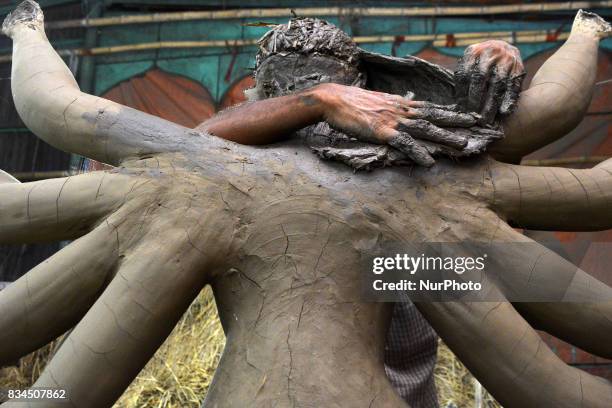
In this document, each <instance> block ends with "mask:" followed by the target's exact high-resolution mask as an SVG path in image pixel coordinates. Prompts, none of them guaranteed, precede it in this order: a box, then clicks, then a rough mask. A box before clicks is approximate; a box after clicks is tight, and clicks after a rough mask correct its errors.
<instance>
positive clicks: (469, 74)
mask: <svg viewBox="0 0 612 408" xmlns="http://www.w3.org/2000/svg"><path fill="white" fill-rule="evenodd" d="M524 77H525V68H524V66H523V62H522V60H521V53H520V51H519V50H518V49H517V48H516V47H514V46H512V45H510V44H508V43H507V42H505V41H499V40H490V41H485V42H482V43H479V44H474V45H470V46H469V47H467V48H466V50H465V54H464V55H463V57H462V58H461V59H460V60H459V65H458V66H457V70H456V71H455V87H456V88H455V93H456V97H457V102H458V104H459V107H460V109H461V110H463V111H464V112H476V113H480V114H481V115H482V119H481V121H480V123H481V124H484V123H492V122H493V120H494V119H495V116H496V115H497V114H499V115H501V116H506V115H509V114H510V113H512V111H513V110H514V108H515V107H516V102H517V100H518V96H519V94H520V92H521V84H522V82H523V78H524Z"/></svg>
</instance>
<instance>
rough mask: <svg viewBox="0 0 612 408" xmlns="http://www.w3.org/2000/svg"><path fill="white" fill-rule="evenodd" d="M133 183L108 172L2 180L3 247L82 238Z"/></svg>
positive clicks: (0, 230)
mask: <svg viewBox="0 0 612 408" xmlns="http://www.w3.org/2000/svg"><path fill="white" fill-rule="evenodd" d="M6 180H9V179H8V178H6ZM133 184H134V182H133V181H132V182H130V178H128V177H127V176H123V175H119V174H113V173H104V172H96V173H90V174H83V175H79V176H74V177H68V178H58V179H51V180H44V181H37V182H33V183H23V184H22V183H19V182H18V181H16V180H14V179H13V180H12V181H9V182H2V181H0V244H15V243H29V242H41V241H59V240H68V239H75V238H78V237H79V236H81V235H83V234H85V233H86V232H87V231H89V230H90V229H91V228H93V226H94V224H95V223H96V222H97V221H98V220H99V219H100V218H101V217H102V216H104V215H106V214H108V213H110V212H111V211H112V210H113V209H114V208H116V207H118V206H119V205H120V204H121V203H123V201H124V200H125V198H126V196H127V194H128V193H129V191H130V188H131V187H133Z"/></svg>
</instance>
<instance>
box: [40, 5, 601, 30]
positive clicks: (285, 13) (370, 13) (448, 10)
mask: <svg viewBox="0 0 612 408" xmlns="http://www.w3.org/2000/svg"><path fill="white" fill-rule="evenodd" d="M611 6H612V1H564V2H553V3H534V4H510V5H495V6H468V7H437V6H434V7H307V8H297V9H294V10H293V11H294V12H295V14H296V15H298V16H300V17H325V16H345V15H349V16H364V17H424V16H431V17H434V16H435V17H441V16H466V15H492V14H511V13H542V12H550V11H569V10H578V9H581V8H584V9H588V8H606V7H611ZM291 15H292V13H291V9H288V8H270V9H236V10H216V11H186V12H171V13H154V14H146V15H128V16H113V17H102V18H90V19H81V20H65V21H57V22H49V23H47V25H46V27H47V28H48V29H52V30H58V29H64V28H74V27H102V26H113V25H126V24H146V23H162V22H171V21H189V20H224V19H241V18H275V17H289V16H291Z"/></svg>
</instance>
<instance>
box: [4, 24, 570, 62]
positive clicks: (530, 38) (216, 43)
mask: <svg viewBox="0 0 612 408" xmlns="http://www.w3.org/2000/svg"><path fill="white" fill-rule="evenodd" d="M449 36H451V37H452V38H453V41H452V43H451V42H449V39H448V37H449ZM568 36H569V33H568V32H563V33H557V32H556V31H554V30H538V31H534V30H525V31H490V32H489V31H483V32H473V33H456V34H449V33H437V34H417V35H376V36H361V37H354V38H353V41H355V43H357V44H366V43H381V42H395V41H398V39H401V41H402V42H421V41H431V42H432V43H433V46H434V47H463V46H467V45H470V44H476V43H479V42H482V41H486V40H491V39H498V40H504V41H507V42H509V43H513V44H524V43H537V42H551V38H552V39H553V40H552V41H555V42H557V41H564V40H566V39H567V38H568ZM257 41H258V40H257V39H254V38H249V39H235V40H205V41H156V42H148V43H139V44H124V45H113V46H108V47H94V48H89V49H87V48H77V49H63V50H58V54H60V55H86V56H91V55H105V54H117V53H122V52H136V51H150V50H160V49H176V48H214V47H225V46H227V44H231V45H232V46H237V47H244V46H252V45H256V44H257ZM8 61H11V55H10V54H5V55H0V63H2V62H8Z"/></svg>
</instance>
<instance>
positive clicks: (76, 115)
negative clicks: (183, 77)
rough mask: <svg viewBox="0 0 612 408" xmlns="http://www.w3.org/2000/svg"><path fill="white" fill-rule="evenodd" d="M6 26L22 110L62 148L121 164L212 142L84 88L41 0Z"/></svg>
mask: <svg viewBox="0 0 612 408" xmlns="http://www.w3.org/2000/svg"><path fill="white" fill-rule="evenodd" d="M2 32H3V33H4V34H6V35H8V36H9V37H11V38H12V39H13V59H12V71H11V76H12V80H11V90H12V93H13V99H14V101H15V107H16V109H17V112H18V113H19V116H20V117H21V118H22V120H23V122H24V123H25V124H26V126H27V127H28V128H29V129H31V130H32V131H33V132H34V133H35V134H36V135H37V136H38V137H40V138H41V139H43V140H45V141H46V142H48V143H49V144H51V145H53V146H55V147H57V148H58V149H61V150H64V151H68V152H71V153H76V154H80V155H83V156H86V157H90V158H92V159H95V160H98V161H101V162H105V163H110V164H113V165H117V164H119V163H120V162H121V161H122V160H124V159H126V158H129V157H138V156H140V157H142V156H144V155H149V154H152V153H160V152H175V151H185V150H189V149H191V150H193V149H194V146H195V145H198V146H200V148H203V147H202V146H204V145H205V144H206V143H208V145H210V143H211V141H210V138H206V137H203V136H204V135H201V134H198V133H197V132H195V131H193V130H190V129H187V128H184V127H182V126H179V125H177V124H175V123H172V122H169V121H166V120H164V119H161V118H159V117H156V116H153V115H148V114H146V113H143V112H140V111H137V110H135V109H131V108H128V107H125V106H122V105H119V104H117V103H114V102H111V101H109V100H106V99H103V98H99V97H96V96H92V95H88V94H85V93H83V92H81V91H80V90H79V87H78V85H77V83H76V81H75V80H74V78H73V76H72V74H71V72H70V70H69V69H68V67H67V66H66V64H64V62H63V60H62V59H61V58H60V56H59V55H58V54H57V53H56V52H55V50H54V49H53V47H52V46H51V44H49V41H48V40H47V37H46V36H45V31H44V24H43V13H42V11H41V10H40V8H39V7H38V5H37V4H36V3H35V2H33V1H24V2H23V3H21V4H20V5H19V6H18V7H17V8H16V9H15V10H14V11H13V12H12V13H10V14H9V15H8V16H7V17H6V19H5V20H4V23H3V24H2ZM198 139H199V140H198ZM205 142H206V143H205ZM196 147H197V146H196Z"/></svg>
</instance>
